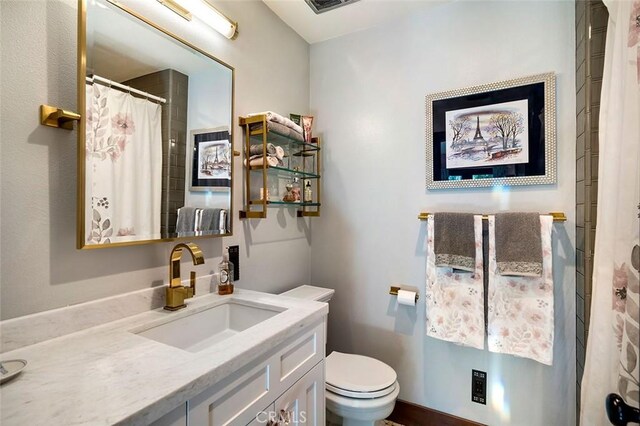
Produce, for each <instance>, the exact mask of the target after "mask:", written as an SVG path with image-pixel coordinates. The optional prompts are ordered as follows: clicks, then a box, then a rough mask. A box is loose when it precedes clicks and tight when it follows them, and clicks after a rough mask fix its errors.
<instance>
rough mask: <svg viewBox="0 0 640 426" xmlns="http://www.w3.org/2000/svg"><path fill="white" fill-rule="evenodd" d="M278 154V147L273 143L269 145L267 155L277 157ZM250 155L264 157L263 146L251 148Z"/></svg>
mask: <svg viewBox="0 0 640 426" xmlns="http://www.w3.org/2000/svg"><path fill="white" fill-rule="evenodd" d="M276 153H277V150H276V146H275V145H274V144H272V143H267V155H268V156H270V157H275V156H276ZM249 155H250V156H253V155H262V144H256V145H251V146H250V147H249Z"/></svg>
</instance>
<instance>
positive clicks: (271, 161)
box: [244, 155, 280, 167]
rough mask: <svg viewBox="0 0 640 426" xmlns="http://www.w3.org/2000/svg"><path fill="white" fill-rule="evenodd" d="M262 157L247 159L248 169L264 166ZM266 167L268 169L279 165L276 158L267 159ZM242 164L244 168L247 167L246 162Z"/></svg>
mask: <svg viewBox="0 0 640 426" xmlns="http://www.w3.org/2000/svg"><path fill="white" fill-rule="evenodd" d="M264 161H265V160H264V157H262V156H261V155H260V156H255V157H251V158H249V166H250V167H255V166H262V165H263V164H264ZM266 161H267V165H268V166H269V167H277V166H278V165H279V164H280V161H279V160H278V159H277V158H276V157H267V160H266ZM244 164H245V166H246V165H247V160H246V159H245V160H244Z"/></svg>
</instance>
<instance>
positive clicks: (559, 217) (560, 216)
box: [418, 212, 567, 222]
mask: <svg viewBox="0 0 640 426" xmlns="http://www.w3.org/2000/svg"><path fill="white" fill-rule="evenodd" d="M430 214H431V213H425V212H423V213H420V214H419V215H418V219H420V220H427V217H429V215H430ZM547 214H548V215H549V216H553V221H554V222H566V221H567V217H566V216H565V215H564V213H562V212H551V213H547ZM488 218H489V216H488V215H486V214H483V215H482V220H487V219H488Z"/></svg>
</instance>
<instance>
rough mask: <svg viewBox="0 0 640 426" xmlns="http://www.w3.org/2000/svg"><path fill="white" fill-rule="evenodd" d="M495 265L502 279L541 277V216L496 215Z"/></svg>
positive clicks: (528, 214)
mask: <svg viewBox="0 0 640 426" xmlns="http://www.w3.org/2000/svg"><path fill="white" fill-rule="evenodd" d="M496 263H497V268H498V273H499V274H500V275H515V276H521V277H539V276H540V275H542V239H541V237H540V214H539V213H500V214H497V215H496Z"/></svg>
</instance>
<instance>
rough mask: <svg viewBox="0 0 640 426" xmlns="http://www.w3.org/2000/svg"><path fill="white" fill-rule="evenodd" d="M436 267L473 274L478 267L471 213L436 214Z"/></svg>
mask: <svg viewBox="0 0 640 426" xmlns="http://www.w3.org/2000/svg"><path fill="white" fill-rule="evenodd" d="M434 227H435V230H434V232H435V235H434V250H435V255H436V266H438V267H449V268H453V269H454V272H455V270H459V271H466V272H473V271H474V270H475V265H476V241H475V231H474V216H473V214H470V213H435V214H434Z"/></svg>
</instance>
